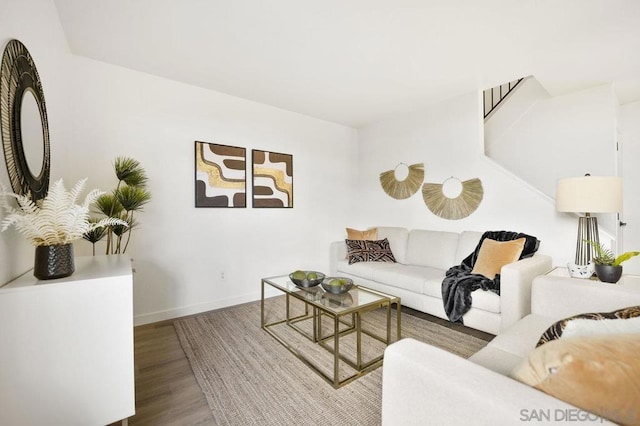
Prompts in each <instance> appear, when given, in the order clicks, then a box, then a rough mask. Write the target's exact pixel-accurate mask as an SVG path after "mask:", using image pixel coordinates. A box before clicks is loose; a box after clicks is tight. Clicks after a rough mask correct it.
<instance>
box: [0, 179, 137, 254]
mask: <svg viewBox="0 0 640 426" xmlns="http://www.w3.org/2000/svg"><path fill="white" fill-rule="evenodd" d="M86 182H87V180H86V179H82V180H80V181H79V182H78V183H76V184H75V185H74V187H73V188H72V189H71V191H67V189H66V188H65V186H64V182H63V181H62V179H60V180H58V181H56V182H55V183H54V184H53V185H52V187H51V188H50V190H49V193H48V195H47V196H46V197H45V198H44V199H42V200H39V201H38V202H36V203H34V202H33V201H31V198H30V197H27V196H24V195H17V194H14V193H10V192H7V191H6V189H5V187H4V186H1V189H2V195H3V196H2V197H0V205H1V206H2V208H3V209H4V210H5V211H6V212H7V216H6V217H5V218H4V220H3V221H2V223H1V225H0V231H5V230H7V229H8V228H9V226H12V225H13V226H15V228H16V229H17V230H18V232H20V233H21V234H23V235H24V236H25V237H26V238H27V239H29V240H31V243H32V244H33V245H34V246H49V245H59V244H68V243H70V242H72V241H75V240H77V239H80V238H83V236H84V235H85V234H87V233H90V232H93V231H94V230H95V229H97V228H100V227H105V226H116V225H124V226H127V224H126V222H123V221H121V220H119V219H117V218H112V217H108V218H104V219H101V220H99V221H92V220H90V217H89V207H90V205H91V204H92V203H93V202H94V201H95V200H96V199H97V198H98V197H99V196H100V195H101V194H102V192H101V191H99V190H97V189H94V190H92V191H90V192H89V193H88V194H87V196H86V197H85V199H84V201H83V202H82V204H76V201H77V199H78V197H79V196H80V194H81V193H82V191H83V190H84V187H85V185H86ZM11 197H12V198H15V199H16V200H17V202H18V208H14V207H12V206H11V205H10V204H9V202H8V201H7V198H11Z"/></svg>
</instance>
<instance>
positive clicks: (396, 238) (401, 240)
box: [377, 226, 409, 263]
mask: <svg viewBox="0 0 640 426" xmlns="http://www.w3.org/2000/svg"><path fill="white" fill-rule="evenodd" d="M377 228H378V239H379V240H382V239H385V238H386V239H387V240H389V247H391V252H392V253H393V257H395V258H396V262H398V263H407V240H408V239H409V230H408V229H407V228H400V227H395V226H378V227H377Z"/></svg>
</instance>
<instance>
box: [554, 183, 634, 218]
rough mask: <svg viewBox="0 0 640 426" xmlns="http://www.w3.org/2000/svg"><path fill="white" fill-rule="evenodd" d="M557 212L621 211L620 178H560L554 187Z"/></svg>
mask: <svg viewBox="0 0 640 426" xmlns="http://www.w3.org/2000/svg"><path fill="white" fill-rule="evenodd" d="M556 210H557V211H559V212H583V213H615V212H620V211H622V178H620V177H616V176H581V177H573V178H566V179H560V180H559V181H558V186H557V188H556Z"/></svg>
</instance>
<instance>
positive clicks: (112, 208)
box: [96, 157, 151, 254]
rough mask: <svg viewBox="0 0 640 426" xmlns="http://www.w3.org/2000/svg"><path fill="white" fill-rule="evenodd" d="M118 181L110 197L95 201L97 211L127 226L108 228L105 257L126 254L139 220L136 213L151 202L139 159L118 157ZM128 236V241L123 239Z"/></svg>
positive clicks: (116, 169) (106, 195) (115, 167)
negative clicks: (135, 217)
mask: <svg viewBox="0 0 640 426" xmlns="http://www.w3.org/2000/svg"><path fill="white" fill-rule="evenodd" d="M113 168H114V171H115V175H116V177H117V178H118V184H117V186H116V188H115V189H114V190H113V192H111V193H110V194H103V195H101V196H100V197H99V198H98V200H97V201H96V206H97V208H98V211H99V212H100V213H102V214H103V215H105V216H107V217H113V218H117V219H119V220H120V221H122V222H124V223H126V224H127V226H123V225H122V224H119V225H113V226H109V227H108V229H107V232H106V235H107V248H106V254H118V253H125V252H126V250H127V247H129V241H130V240H131V231H132V230H133V228H134V227H135V224H136V221H135V219H134V213H135V212H140V211H142V208H143V207H144V205H145V204H147V203H148V202H149V201H150V200H151V193H150V192H149V191H148V190H147V189H146V184H147V180H148V179H147V175H146V173H145V171H144V169H143V167H142V166H141V165H140V163H139V162H138V161H137V160H134V159H133V158H129V157H117V158H116V159H115V161H114V163H113ZM125 236H126V242H125V243H124V245H123V244H122V243H123V238H124V237H125Z"/></svg>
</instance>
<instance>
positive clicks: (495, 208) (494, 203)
mask: <svg viewBox="0 0 640 426" xmlns="http://www.w3.org/2000/svg"><path fill="white" fill-rule="evenodd" d="M479 96H480V95H479V94H476V93H473V94H468V95H464V96H461V97H458V98H455V99H452V100H450V101H447V102H443V103H440V104H438V105H436V106H434V107H431V108H428V109H424V110H422V111H417V112H414V113H411V114H405V115H402V116H398V117H395V118H393V119H389V120H384V121H381V122H378V123H376V124H373V125H370V126H367V127H365V128H363V129H360V132H359V140H360V180H359V189H358V190H359V192H360V194H361V197H360V199H359V205H360V216H359V217H360V222H359V223H358V225H359V226H362V227H364V226H371V225H396V226H406V227H409V228H425V229H436V230H450V231H463V230H475V231H486V230H503V229H504V230H512V231H520V232H525V233H529V234H531V235H535V236H536V237H538V238H539V239H540V240H541V241H542V244H541V247H540V252H542V253H546V254H549V255H551V256H553V259H554V264H556V265H563V264H565V263H566V262H568V261H571V260H573V257H574V255H575V251H574V250H575V241H576V232H577V219H576V218H575V217H574V216H572V215H569V214H561V213H556V211H555V206H554V204H553V202H552V201H551V200H550V199H549V198H548V197H545V196H543V195H542V194H541V193H539V192H538V191H536V190H534V189H533V188H531V187H530V186H529V185H527V184H526V183H524V182H522V181H520V180H519V179H517V178H515V177H513V175H511V174H510V173H509V172H507V171H505V170H503V169H501V168H500V167H498V166H496V165H495V164H494V163H492V162H491V161H490V160H488V159H486V157H485V156H484V154H483V152H482V146H481V141H482V122H481V121H482V119H481V112H480V111H481V109H480V108H481V101H480V99H479ZM399 162H404V163H407V164H413V163H419V162H424V164H425V182H433V183H442V182H443V181H444V180H445V179H447V178H448V177H450V176H456V177H458V178H459V179H461V180H467V179H471V178H480V179H481V180H482V184H483V187H484V199H483V201H482V203H481V204H480V206H479V208H478V209H477V210H476V211H475V212H474V213H472V214H471V215H470V216H468V217H467V218H464V219H461V220H457V221H451V220H446V219H442V218H440V217H438V216H435V215H434V214H433V213H431V212H430V211H429V210H428V209H427V207H426V206H425V204H424V201H423V199H422V194H421V192H418V193H417V194H415V195H414V196H412V197H411V198H409V199H407V200H394V199H392V198H390V197H389V196H387V195H386V194H385V193H384V191H383V190H382V188H381V186H380V182H379V174H380V173H381V172H383V171H385V170H389V169H393V168H394V167H395V166H396V165H397V164H398V163H399ZM540 173H553V176H552V177H553V178H554V179H555V178H557V177H558V174H557V172H554V171H552V170H548V169H547V168H546V166H545V164H541V165H540Z"/></svg>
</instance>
